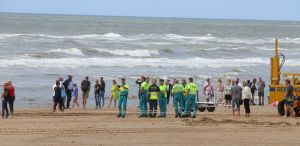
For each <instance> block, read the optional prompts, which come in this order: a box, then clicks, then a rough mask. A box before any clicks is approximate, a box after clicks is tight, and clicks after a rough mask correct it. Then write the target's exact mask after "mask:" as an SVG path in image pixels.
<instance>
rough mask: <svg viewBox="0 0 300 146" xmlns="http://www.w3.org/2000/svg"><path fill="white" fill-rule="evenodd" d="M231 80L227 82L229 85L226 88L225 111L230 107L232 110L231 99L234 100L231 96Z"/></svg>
mask: <svg viewBox="0 0 300 146" xmlns="http://www.w3.org/2000/svg"><path fill="white" fill-rule="evenodd" d="M231 86H232V84H231V80H230V79H228V80H227V83H226V85H225V87H224V95H225V107H224V111H226V108H227V107H228V108H229V109H230V107H231V99H232V96H231Z"/></svg>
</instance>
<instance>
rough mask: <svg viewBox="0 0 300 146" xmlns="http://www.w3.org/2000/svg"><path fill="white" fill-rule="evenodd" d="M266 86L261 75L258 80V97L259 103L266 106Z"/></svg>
mask: <svg viewBox="0 0 300 146" xmlns="http://www.w3.org/2000/svg"><path fill="white" fill-rule="evenodd" d="M265 87H266V84H265V82H264V81H263V80H262V78H261V77H259V78H258V82H257V88H258V97H259V104H258V105H261V106H264V96H265Z"/></svg>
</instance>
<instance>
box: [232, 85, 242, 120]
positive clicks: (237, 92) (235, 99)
mask: <svg viewBox="0 0 300 146" xmlns="http://www.w3.org/2000/svg"><path fill="white" fill-rule="evenodd" d="M231 94H232V101H231V107H232V114H233V116H235V111H236V110H237V112H238V116H239V117H240V116H241V115H240V100H241V98H242V88H241V87H240V86H239V82H238V80H234V85H233V86H232V87H231ZM235 106H236V109H235Z"/></svg>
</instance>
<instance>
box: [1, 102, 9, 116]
mask: <svg viewBox="0 0 300 146" xmlns="http://www.w3.org/2000/svg"><path fill="white" fill-rule="evenodd" d="M8 102H9V98H4V99H3V100H2V118H4V116H5V118H7V117H8V116H9V113H8V108H7V104H8Z"/></svg>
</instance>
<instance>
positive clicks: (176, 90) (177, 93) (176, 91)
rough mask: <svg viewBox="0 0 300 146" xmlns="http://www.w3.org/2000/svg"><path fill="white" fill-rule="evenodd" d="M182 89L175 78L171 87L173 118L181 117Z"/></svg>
mask: <svg viewBox="0 0 300 146" xmlns="http://www.w3.org/2000/svg"><path fill="white" fill-rule="evenodd" d="M183 91H184V88H183V86H182V85H181V84H179V82H178V80H175V82H174V85H173V89H172V94H173V100H174V106H175V118H178V117H181V112H182V98H183ZM178 105H179V107H178Z"/></svg>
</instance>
